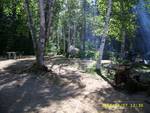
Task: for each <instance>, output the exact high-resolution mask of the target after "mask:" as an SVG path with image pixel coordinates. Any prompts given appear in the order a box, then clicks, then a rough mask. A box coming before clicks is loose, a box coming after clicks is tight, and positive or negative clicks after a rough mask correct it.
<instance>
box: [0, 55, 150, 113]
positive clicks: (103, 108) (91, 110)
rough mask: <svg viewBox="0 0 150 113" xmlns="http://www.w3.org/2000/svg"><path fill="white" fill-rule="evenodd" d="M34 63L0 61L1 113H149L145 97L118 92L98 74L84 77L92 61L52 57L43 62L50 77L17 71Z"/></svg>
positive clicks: (21, 60) (32, 60) (31, 60)
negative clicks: (48, 70) (49, 70)
mask: <svg viewBox="0 0 150 113" xmlns="http://www.w3.org/2000/svg"><path fill="white" fill-rule="evenodd" d="M33 62H34V58H24V59H19V60H2V61H0V113H149V111H150V103H147V102H146V100H148V99H150V98H149V97H148V96H146V95H145V93H143V92H140V93H136V94H132V95H131V94H128V93H125V92H124V91H117V90H115V89H114V88H113V87H112V86H111V85H110V84H108V83H107V82H106V81H105V80H103V79H102V78H101V77H100V76H98V75H97V74H95V73H93V74H92V73H91V74H90V73H86V72H85V71H84V68H85V67H86V66H88V65H90V64H91V63H92V61H82V60H79V59H72V60H71V59H70V60H67V59H63V58H61V57H60V58H59V57H54V58H47V61H46V64H47V66H48V67H49V68H51V69H52V70H53V73H51V72H49V73H29V72H23V73H22V72H21V71H20V70H23V69H25V68H27V67H29V66H30V65H31V64H32V63H33ZM118 104H119V105H120V106H117V105H118ZM124 104H127V105H128V106H126V107H125V105H124ZM138 104H140V106H138ZM111 105H113V106H111ZM121 105H122V106H123V105H124V107H121ZM142 106H143V107H142Z"/></svg>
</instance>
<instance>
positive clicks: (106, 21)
mask: <svg viewBox="0 0 150 113" xmlns="http://www.w3.org/2000/svg"><path fill="white" fill-rule="evenodd" d="M107 4H108V9H107V13H106V17H105V24H104V30H103V33H102V36H101V37H102V38H101V43H100V48H99V58H98V60H97V64H96V69H97V70H100V68H101V61H102V57H103V52H104V47H105V41H106V38H107V33H108V30H109V21H110V16H111V10H112V0H108V3H107Z"/></svg>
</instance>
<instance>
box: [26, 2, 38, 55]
mask: <svg viewBox="0 0 150 113" xmlns="http://www.w3.org/2000/svg"><path fill="white" fill-rule="evenodd" d="M25 9H26V12H27V16H28V26H29V30H30V33H31V37H32V43H33V48H34V52H35V53H36V33H35V28H34V23H33V19H32V12H31V10H30V7H29V0H25Z"/></svg>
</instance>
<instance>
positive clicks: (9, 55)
mask: <svg viewBox="0 0 150 113" xmlns="http://www.w3.org/2000/svg"><path fill="white" fill-rule="evenodd" d="M6 53H7V55H8V59H10V58H11V57H12V58H13V59H16V56H17V55H16V52H6Z"/></svg>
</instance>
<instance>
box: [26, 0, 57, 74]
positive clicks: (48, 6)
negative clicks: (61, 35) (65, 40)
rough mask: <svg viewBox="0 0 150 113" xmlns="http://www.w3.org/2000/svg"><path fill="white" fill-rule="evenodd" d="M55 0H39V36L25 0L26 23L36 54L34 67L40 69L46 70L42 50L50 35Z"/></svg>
mask: <svg viewBox="0 0 150 113" xmlns="http://www.w3.org/2000/svg"><path fill="white" fill-rule="evenodd" d="M54 2H55V0H46V1H45V0H39V1H38V4H39V8H38V10H39V15H40V19H39V20H40V22H39V23H40V31H39V37H36V36H38V35H37V34H36V32H35V24H34V23H33V16H32V11H31V9H30V2H29V0H25V8H26V12H27V15H28V23H29V29H30V32H31V36H32V41H33V45H34V51H35V55H36V68H37V69H41V70H46V71H47V70H48V68H47V67H46V66H45V62H44V52H45V47H46V41H47V40H48V38H49V36H50V30H51V29H50V28H51V22H52V16H53V13H52V12H53V5H54Z"/></svg>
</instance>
